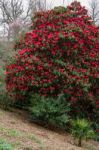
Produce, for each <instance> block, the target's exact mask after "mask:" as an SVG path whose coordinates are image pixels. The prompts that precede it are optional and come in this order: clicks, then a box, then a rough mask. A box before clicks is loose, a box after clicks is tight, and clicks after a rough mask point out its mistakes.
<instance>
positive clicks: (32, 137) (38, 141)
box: [28, 134, 44, 149]
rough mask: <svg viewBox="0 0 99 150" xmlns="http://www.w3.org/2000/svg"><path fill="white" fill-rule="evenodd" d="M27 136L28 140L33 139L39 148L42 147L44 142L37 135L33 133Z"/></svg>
mask: <svg viewBox="0 0 99 150" xmlns="http://www.w3.org/2000/svg"><path fill="white" fill-rule="evenodd" d="M28 138H29V139H30V140H33V141H35V142H36V143H37V144H39V145H40V148H41V149H43V148H44V143H43V142H42V141H41V140H40V139H39V138H38V137H37V136H35V135H34V134H32V135H29V136H28Z"/></svg>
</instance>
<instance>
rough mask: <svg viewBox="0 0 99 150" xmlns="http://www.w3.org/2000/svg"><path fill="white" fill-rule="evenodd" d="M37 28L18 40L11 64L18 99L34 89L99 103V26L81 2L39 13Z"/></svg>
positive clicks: (11, 86) (9, 75)
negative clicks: (14, 56)
mask: <svg viewBox="0 0 99 150" xmlns="http://www.w3.org/2000/svg"><path fill="white" fill-rule="evenodd" d="M32 20H33V24H32V26H31V29H32V30H31V31H30V32H28V33H26V34H25V36H24V38H23V37H22V38H20V40H19V41H18V42H17V43H16V45H15V48H16V49H18V54H17V55H16V58H15V62H14V63H11V64H10V65H8V66H7V67H6V85H7V90H8V92H9V93H11V94H13V95H14V96H15V98H16V100H17V99H18V100H25V99H26V98H27V97H28V94H29V93H32V94H33V93H39V94H41V95H43V96H53V97H56V96H58V95H59V94H60V93H64V94H65V96H66V98H67V100H69V101H71V102H72V103H73V104H74V103H76V102H77V101H82V102H84V101H87V102H88V103H89V101H91V102H92V103H94V104H95V103H97V107H99V28H98V27H97V26H95V25H94V23H93V21H92V20H91V18H90V17H89V16H88V15H87V10H86V9H85V8H84V7H82V6H81V5H80V3H79V2H73V3H72V4H71V5H70V6H68V7H67V8H65V7H57V8H54V9H53V10H49V11H46V12H38V13H36V14H35V16H34V17H33V18H32Z"/></svg>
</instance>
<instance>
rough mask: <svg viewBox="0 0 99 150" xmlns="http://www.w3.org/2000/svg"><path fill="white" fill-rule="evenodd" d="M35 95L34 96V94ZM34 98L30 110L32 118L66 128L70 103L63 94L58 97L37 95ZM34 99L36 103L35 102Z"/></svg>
mask: <svg viewBox="0 0 99 150" xmlns="http://www.w3.org/2000/svg"><path fill="white" fill-rule="evenodd" d="M33 97H34V96H33ZM36 97H37V99H35V100H33V99H31V100H32V104H31V106H30V109H29V110H30V112H31V115H32V119H33V120H36V121H38V122H43V123H44V124H45V125H53V126H57V127H61V128H64V129H66V128H67V126H66V125H67V124H68V122H69V119H70V118H69V112H70V104H69V103H68V102H66V99H65V98H64V96H63V95H61V96H59V97H58V98H57V99H53V98H45V97H43V96H42V97H41V96H36ZM38 97H39V99H38ZM33 101H34V103H33Z"/></svg>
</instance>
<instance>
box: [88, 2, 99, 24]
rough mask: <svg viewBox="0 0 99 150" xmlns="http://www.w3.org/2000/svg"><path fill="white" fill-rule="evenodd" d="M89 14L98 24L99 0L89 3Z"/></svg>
mask: <svg viewBox="0 0 99 150" xmlns="http://www.w3.org/2000/svg"><path fill="white" fill-rule="evenodd" d="M89 7H90V8H89V13H90V15H91V17H92V19H93V21H94V22H95V23H96V24H99V0H91V1H90V3H89Z"/></svg>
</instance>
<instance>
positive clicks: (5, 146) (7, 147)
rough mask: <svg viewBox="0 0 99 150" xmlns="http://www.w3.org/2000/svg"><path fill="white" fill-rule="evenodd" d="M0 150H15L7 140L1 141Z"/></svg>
mask: <svg viewBox="0 0 99 150" xmlns="http://www.w3.org/2000/svg"><path fill="white" fill-rule="evenodd" d="M0 150H13V146H12V145H11V144H10V143H8V142H7V141H6V140H5V139H0Z"/></svg>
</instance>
